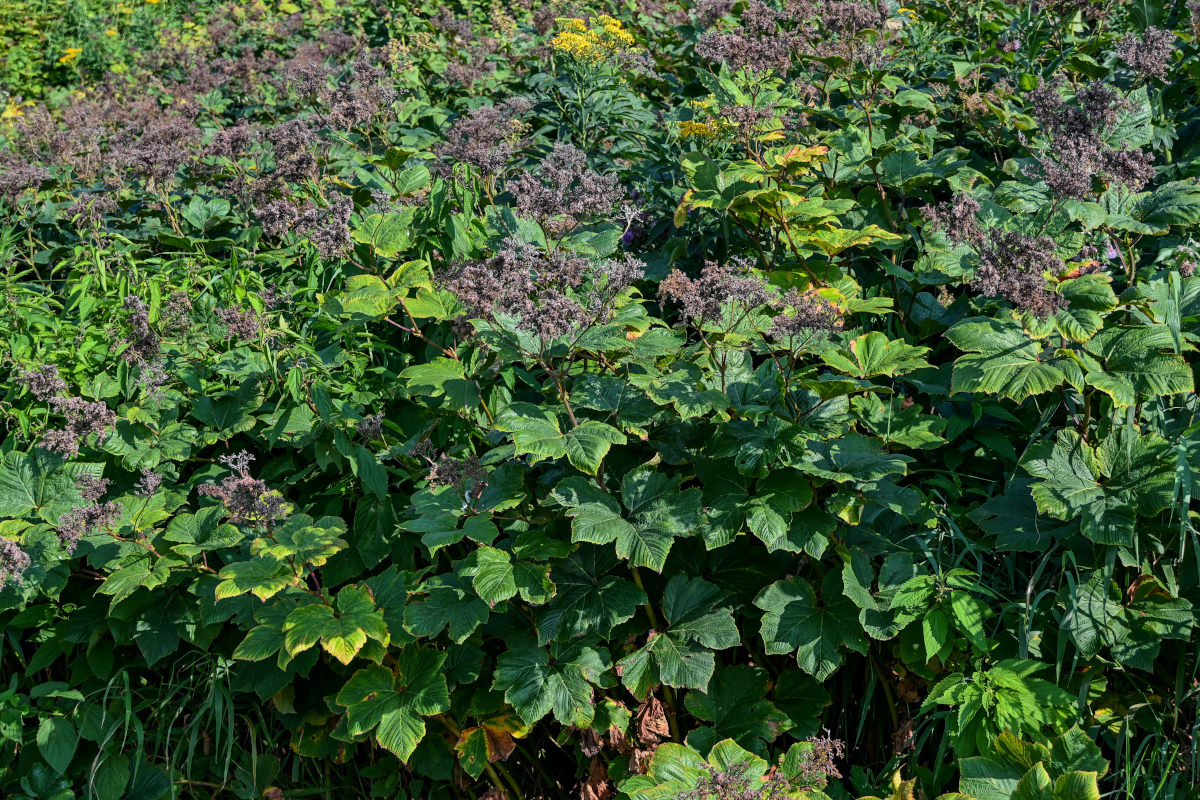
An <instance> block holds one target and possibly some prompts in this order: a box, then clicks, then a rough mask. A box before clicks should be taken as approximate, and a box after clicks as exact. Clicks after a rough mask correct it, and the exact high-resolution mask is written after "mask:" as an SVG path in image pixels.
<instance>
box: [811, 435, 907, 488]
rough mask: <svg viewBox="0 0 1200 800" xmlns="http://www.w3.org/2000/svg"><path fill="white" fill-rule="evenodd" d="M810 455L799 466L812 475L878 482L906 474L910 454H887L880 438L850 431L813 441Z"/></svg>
mask: <svg viewBox="0 0 1200 800" xmlns="http://www.w3.org/2000/svg"><path fill="white" fill-rule="evenodd" d="M808 451H809V454H808V455H807V456H806V457H805V460H804V461H803V462H801V463H800V464H798V465H797V466H798V467H799V468H800V469H801V470H802V471H804V472H807V473H808V474H810V475H817V476H818V477H821V478H826V479H828V480H831V481H837V482H838V483H846V482H847V481H857V482H866V481H876V480H879V479H880V478H885V477H887V476H888V475H903V474H904V472H905V470H906V465H907V464H910V463H912V461H913V460H914V459H913V458H912V457H911V456H903V455H896V454H891V453H888V454H884V453H883V452H882V448H881V447H880V445H879V441H878V440H877V439H873V438H868V437H866V436H863V435H862V434H860V433H850V434H847V435H846V436H843V437H842V438H840V439H825V440H823V441H818V440H815V439H814V440H810V441H809V442H808Z"/></svg>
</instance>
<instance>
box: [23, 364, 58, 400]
mask: <svg viewBox="0 0 1200 800" xmlns="http://www.w3.org/2000/svg"><path fill="white" fill-rule="evenodd" d="M17 383H20V384H23V385H24V386H25V388H26V389H28V390H29V392H30V393H31V394H32V395H33V396H34V397H36V398H37V399H38V400H41V401H43V402H44V401H46V400H49V399H50V398H51V397H54V396H55V395H57V394H58V393H59V392H65V391H66V390H67V382H66V381H64V380H63V379H62V377H60V376H59V374H58V367H56V366H55V365H53V364H42V365H41V366H37V367H32V368H30V369H25V370H22V371H21V374H19V375H17Z"/></svg>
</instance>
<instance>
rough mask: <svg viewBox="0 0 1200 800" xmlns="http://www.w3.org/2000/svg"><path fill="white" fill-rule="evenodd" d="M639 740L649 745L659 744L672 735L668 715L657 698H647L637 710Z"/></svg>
mask: <svg viewBox="0 0 1200 800" xmlns="http://www.w3.org/2000/svg"><path fill="white" fill-rule="evenodd" d="M636 718H637V734H638V738H639V739H641V740H642V741H643V742H646V743H647V744H658V743H659V742H661V741H663V740H664V739H666V738H668V737H669V736H670V735H671V728H670V726H669V725H667V715H666V713H665V712H664V711H663V704H662V703H661V702H659V699H658V698H657V697H650V698H647V700H646V702H644V703H642V704H641V705H640V706H638V710H637V717H636Z"/></svg>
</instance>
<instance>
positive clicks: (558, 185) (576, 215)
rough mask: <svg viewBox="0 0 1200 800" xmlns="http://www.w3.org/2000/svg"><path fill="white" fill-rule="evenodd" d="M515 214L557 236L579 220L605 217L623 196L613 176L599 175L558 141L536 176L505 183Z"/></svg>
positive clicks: (583, 157) (573, 149) (571, 148)
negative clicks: (602, 215)
mask: <svg viewBox="0 0 1200 800" xmlns="http://www.w3.org/2000/svg"><path fill="white" fill-rule="evenodd" d="M508 188H509V190H510V191H511V192H512V193H513V196H514V197H515V198H516V201H517V211H518V212H519V213H521V214H522V215H524V216H527V217H533V218H534V219H536V220H537V221H538V222H539V223H540V224H541V225H542V227H543V228H544V229H545V230H546V232H547V233H550V234H552V235H555V236H558V235H561V234H563V233H565V232H567V231H569V230H571V229H572V228H574V227H575V226H576V225H577V224H578V223H579V222H580V221H581V220H582V219H584V218H586V217H591V216H595V215H599V214H606V213H608V212H609V211H611V210H612V207H613V206H615V205H616V204H617V203H619V202H621V200H622V198H624V197H625V190H624V189H622V188H621V186H620V183H619V179H618V178H617V176H616V175H600V174H599V173H597V172H594V171H592V170H590V169H588V167H587V156H586V155H585V154H584V152H583V151H582V150H580V149H578V148H577V147H574V146H573V145H570V144H567V143H566V142H558V143H557V144H555V145H554V148H553V149H552V150H551V151H550V152H549V153H548V154H547V155H546V157H545V158H544V159H542V163H541V165H540V166H539V168H538V172H537V174H536V175H532V174H528V173H526V174H523V175H521V176H520V177H518V178H517V179H516V180H515V181H513V182H512V183H510V184H509V186H508Z"/></svg>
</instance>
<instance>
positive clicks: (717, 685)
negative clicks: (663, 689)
mask: <svg viewBox="0 0 1200 800" xmlns="http://www.w3.org/2000/svg"><path fill="white" fill-rule="evenodd" d="M766 693H767V674H766V672H765V671H764V670H762V669H760V668H758V667H749V666H741V665H739V666H732V667H722V668H721V669H719V670H717V673H716V676H715V677H714V678H713V680H712V681H710V682H709V684H708V690H707V691H705V692H688V695H687V699H686V701H685V705H686V706H687V710H688V711H690V712H691V713H692V715H693V716H695V717H696V718H697V719H699V720H703V721H705V722H708V723H710V726H708V727H702V728H699V729H698V730H693V731H692V732H691V733H689V734H688V743H689V744H693V745H695V744H697V743H698V742H699V741H704V742H706V743H707V744H708V745H709V746H711V745H712V744H714V743H715V742H717V741H719V740H721V739H733V740H734V741H735V742H737V743H738V744H739V745H741V746H742V747H744V748H746V749H747V750H749V751H751V752H754V753H758V754H759V755H766V753H767V747H766V746H767V745H768V744H770V743H771V742H773V741H774V740H775V737H776V736H777V735H778V731H779V729H780V728H781V727H782V725H783V723H784V721H785V720H786V719H787V717H786V716H785V715H784V714H782V713H781V712H780V711H779V710H778V709H777V708H775V706H774V705H773V704H772V703H771V702H770V701H769V700H767V699H766ZM705 749H707V748H705Z"/></svg>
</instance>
